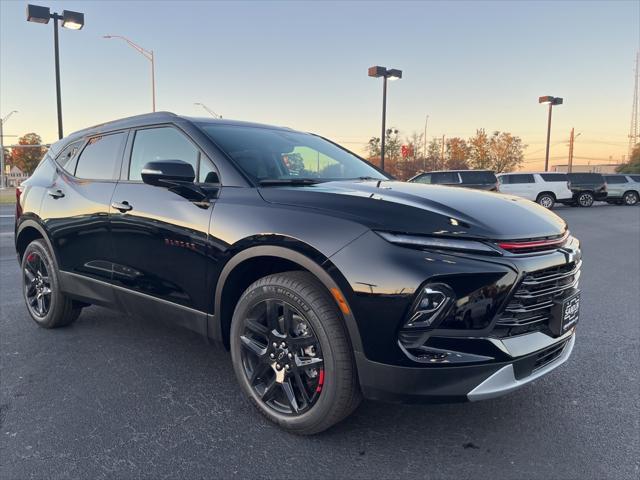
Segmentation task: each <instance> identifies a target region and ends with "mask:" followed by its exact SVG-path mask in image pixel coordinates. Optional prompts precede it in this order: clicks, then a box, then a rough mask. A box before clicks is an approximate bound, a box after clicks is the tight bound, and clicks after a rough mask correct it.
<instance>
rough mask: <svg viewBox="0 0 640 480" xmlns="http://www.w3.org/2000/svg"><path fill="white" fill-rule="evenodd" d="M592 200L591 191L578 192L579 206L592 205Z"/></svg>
mask: <svg viewBox="0 0 640 480" xmlns="http://www.w3.org/2000/svg"><path fill="white" fill-rule="evenodd" d="M593 201H594V197H593V193H591V192H582V193H580V195H578V205H580V206H581V207H586V208H588V207H590V206H591V205H593Z"/></svg>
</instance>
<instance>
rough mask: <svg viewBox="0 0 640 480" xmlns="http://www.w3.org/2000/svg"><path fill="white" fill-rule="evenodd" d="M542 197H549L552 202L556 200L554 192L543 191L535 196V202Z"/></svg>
mask: <svg viewBox="0 0 640 480" xmlns="http://www.w3.org/2000/svg"><path fill="white" fill-rule="evenodd" d="M542 195H551V196H552V197H553V200H554V201H556V200H557V197H556V194H555V193H554V192H552V191H550V190H544V191H542V192H540V193H538V195H537V196H536V201H537V200H539V199H540V197H541V196H542Z"/></svg>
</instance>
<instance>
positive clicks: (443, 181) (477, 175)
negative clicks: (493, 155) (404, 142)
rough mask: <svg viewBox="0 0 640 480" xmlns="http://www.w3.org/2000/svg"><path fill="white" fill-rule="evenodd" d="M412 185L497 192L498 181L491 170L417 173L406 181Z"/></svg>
mask: <svg viewBox="0 0 640 480" xmlns="http://www.w3.org/2000/svg"><path fill="white" fill-rule="evenodd" d="M408 181H409V182H413V183H426V184H431V185H448V186H450V187H467V188H476V189H478V190H489V191H491V192H497V191H498V179H497V178H496V175H495V174H494V173H493V172H492V171H491V170H442V171H437V172H425V173H419V174H418V175H416V176H415V177H413V178H410V179H409V180H408Z"/></svg>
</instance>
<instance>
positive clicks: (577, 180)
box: [564, 173, 607, 207]
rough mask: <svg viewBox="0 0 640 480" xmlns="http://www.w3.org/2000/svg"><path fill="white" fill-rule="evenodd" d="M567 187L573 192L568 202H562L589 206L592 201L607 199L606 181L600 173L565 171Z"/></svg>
mask: <svg viewBox="0 0 640 480" xmlns="http://www.w3.org/2000/svg"><path fill="white" fill-rule="evenodd" d="M566 175H567V177H568V178H569V188H570V189H571V191H572V192H573V198H572V200H571V201H570V202H564V203H567V204H570V205H574V206H575V205H577V206H579V207H590V206H591V205H593V202H594V201H596V200H597V201H599V202H604V201H606V200H607V183H606V182H605V181H604V177H603V176H602V174H600V173H567V174H566Z"/></svg>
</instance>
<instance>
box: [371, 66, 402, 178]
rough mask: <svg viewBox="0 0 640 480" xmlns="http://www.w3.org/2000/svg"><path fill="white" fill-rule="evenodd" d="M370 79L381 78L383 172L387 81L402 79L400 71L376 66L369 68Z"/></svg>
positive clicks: (381, 157)
mask: <svg viewBox="0 0 640 480" xmlns="http://www.w3.org/2000/svg"><path fill="white" fill-rule="evenodd" d="M369 76H370V77H375V78H378V77H382V79H383V84H382V136H381V137H380V169H381V170H383V171H384V147H385V137H386V133H387V132H386V123H387V79H390V80H396V79H399V78H402V70H397V69H395V68H386V67H380V66H378V65H376V66H374V67H370V68H369Z"/></svg>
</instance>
